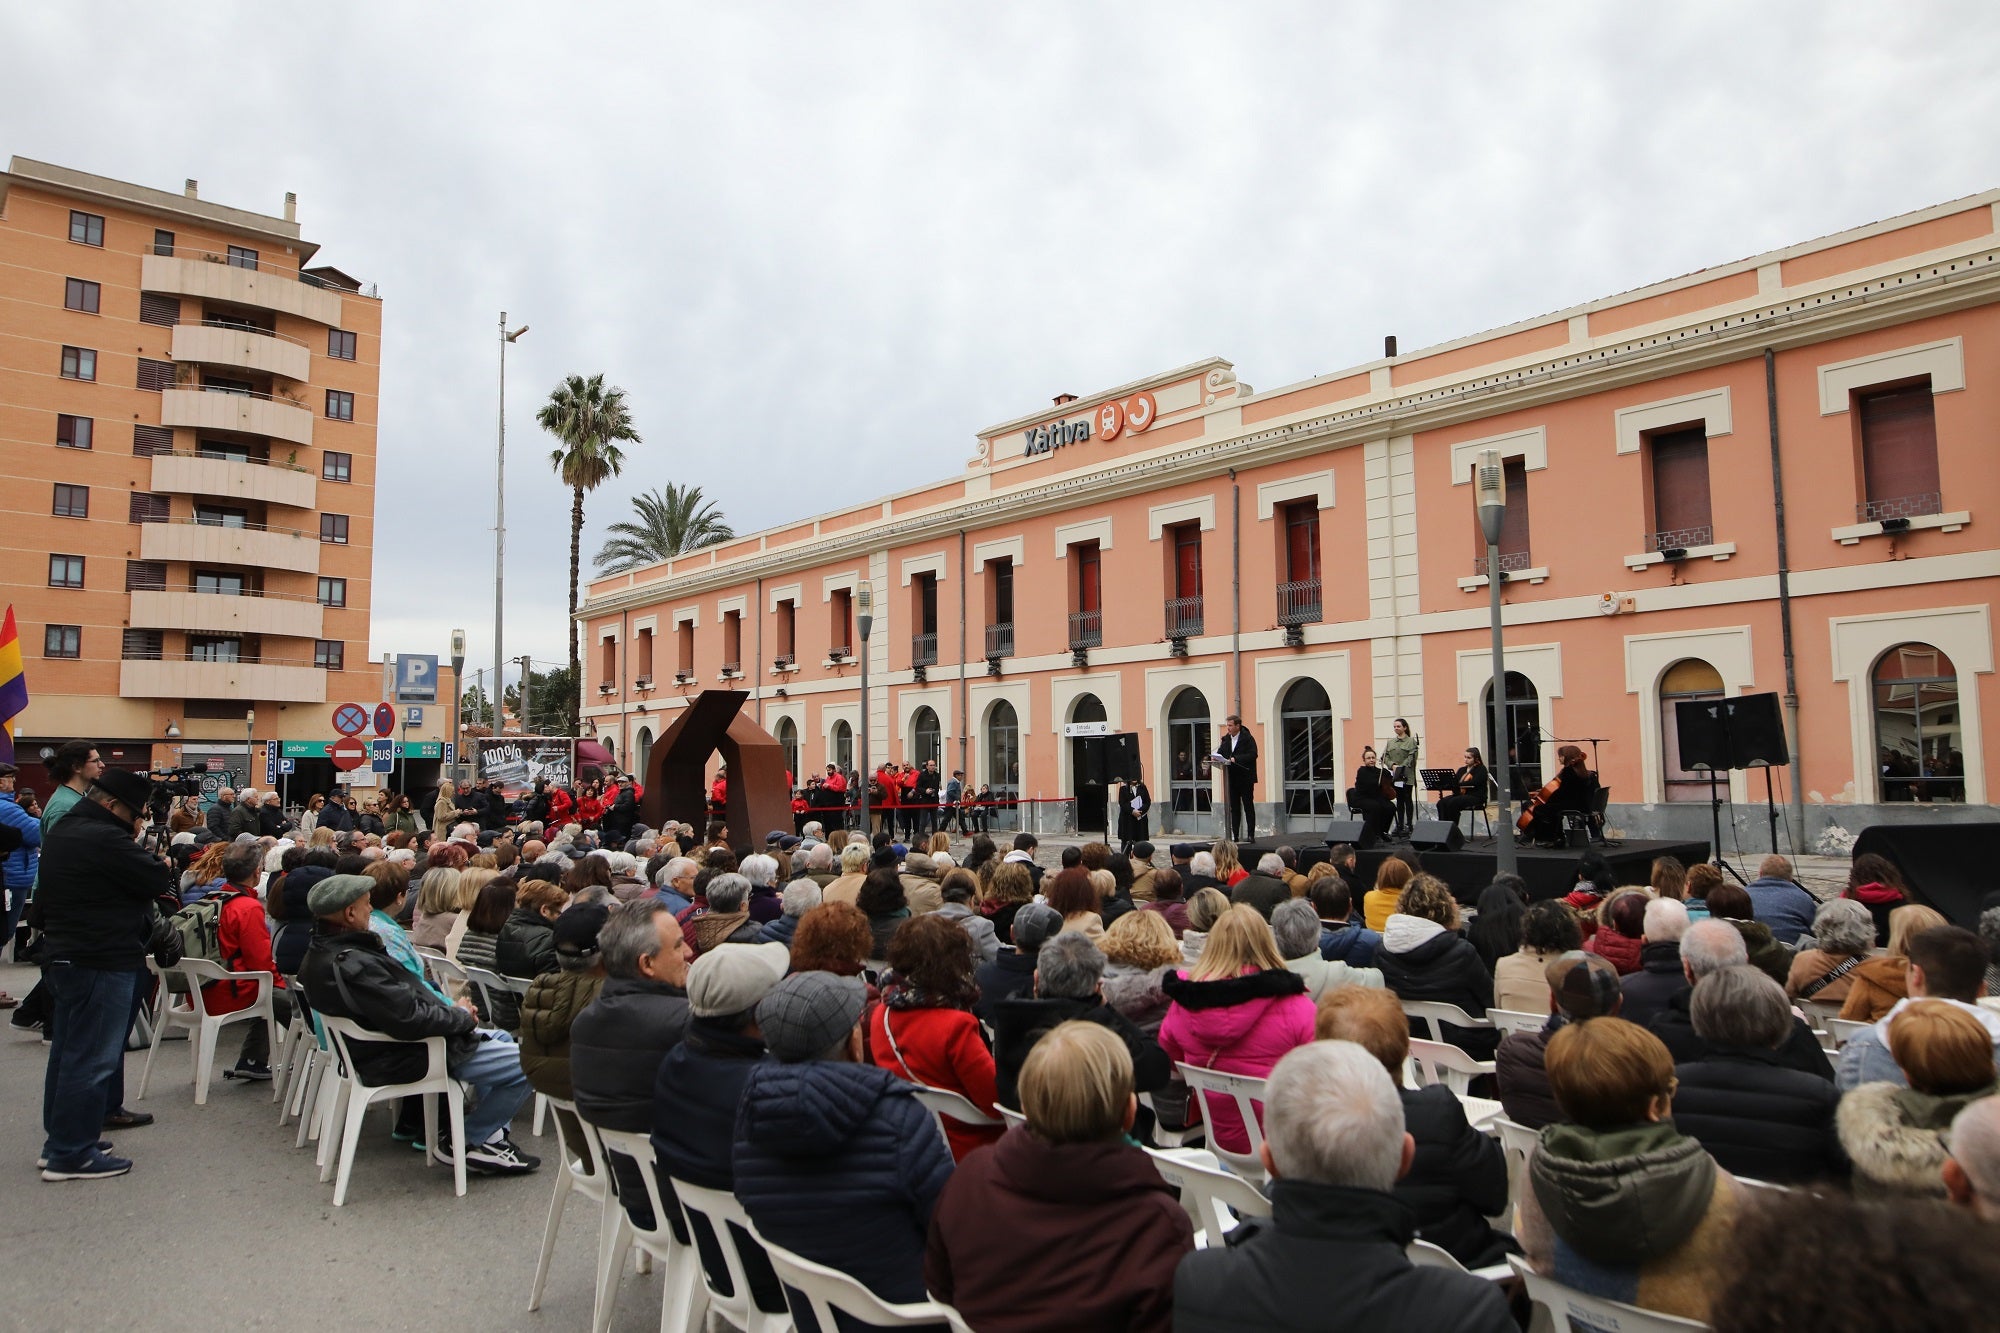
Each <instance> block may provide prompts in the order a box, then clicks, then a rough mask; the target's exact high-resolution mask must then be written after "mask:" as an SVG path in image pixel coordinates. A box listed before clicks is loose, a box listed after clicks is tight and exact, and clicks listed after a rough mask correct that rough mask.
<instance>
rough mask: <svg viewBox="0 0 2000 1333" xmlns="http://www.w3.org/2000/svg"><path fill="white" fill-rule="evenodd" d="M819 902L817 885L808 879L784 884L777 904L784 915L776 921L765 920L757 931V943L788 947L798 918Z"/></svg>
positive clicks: (797, 924)
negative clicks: (783, 889)
mask: <svg viewBox="0 0 2000 1333" xmlns="http://www.w3.org/2000/svg"><path fill="white" fill-rule="evenodd" d="M819 902H820V892H819V885H817V884H815V883H813V882H812V881H811V880H809V879H795V880H793V881H792V882H791V883H790V884H787V885H786V886H785V891H784V892H783V893H782V894H780V895H779V896H778V906H779V907H780V908H781V909H783V912H784V915H783V916H780V917H779V918H778V919H777V920H776V921H766V922H765V923H764V928H763V929H762V930H760V931H758V932H757V942H758V943H759V944H782V945H785V946H786V947H788V948H789V947H790V946H791V943H792V936H793V935H795V934H797V933H798V929H799V918H800V917H802V916H804V915H805V914H806V913H807V912H810V911H812V909H813V908H815V907H818V906H819Z"/></svg>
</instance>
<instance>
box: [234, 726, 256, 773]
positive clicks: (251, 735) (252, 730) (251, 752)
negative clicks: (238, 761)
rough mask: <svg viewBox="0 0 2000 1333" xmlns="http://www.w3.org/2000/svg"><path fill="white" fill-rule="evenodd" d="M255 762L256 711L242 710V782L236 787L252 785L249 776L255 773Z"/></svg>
mask: <svg viewBox="0 0 2000 1333" xmlns="http://www.w3.org/2000/svg"><path fill="white" fill-rule="evenodd" d="M256 762H257V710H256V709H254V708H246V709H244V710H243V781H241V782H239V783H237V784H236V785H237V786H238V787H248V786H251V785H253V784H252V783H251V780H250V775H251V774H253V773H255V772H256V771H257V770H256V769H255V768H254V767H253V765H254V764H255V763H256Z"/></svg>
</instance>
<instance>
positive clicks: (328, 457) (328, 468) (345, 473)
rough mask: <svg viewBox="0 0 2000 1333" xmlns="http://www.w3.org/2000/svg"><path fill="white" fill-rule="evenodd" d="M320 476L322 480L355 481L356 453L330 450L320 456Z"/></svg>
mask: <svg viewBox="0 0 2000 1333" xmlns="http://www.w3.org/2000/svg"><path fill="white" fill-rule="evenodd" d="M319 476H320V480H321V481H353V480H354V455H353V454H336V453H333V452H332V451H328V452H327V453H325V454H323V455H322V456H321V457H320V460H319Z"/></svg>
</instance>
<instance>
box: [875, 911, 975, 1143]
mask: <svg viewBox="0 0 2000 1333" xmlns="http://www.w3.org/2000/svg"><path fill="white" fill-rule="evenodd" d="M888 956H889V969H890V971H889V974H888V980H887V983H886V984H885V985H884V986H883V988H882V1002H881V1003H880V1004H878V1005H876V1006H875V1009H874V1011H873V1012H872V1013H870V1014H869V1015H868V1022H867V1034H868V1053H869V1054H870V1056H872V1057H873V1059H874V1061H875V1063H876V1064H878V1065H880V1066H881V1067H882V1068H884V1069H886V1070H888V1071H889V1072H890V1073H892V1074H895V1075H896V1076H897V1077H899V1078H905V1079H908V1080H909V1081H910V1082H912V1083H917V1084H922V1085H923V1086H925V1087H931V1088H944V1089H947V1090H949V1091H951V1092H956V1093H958V1094H959V1095H960V1096H962V1097H964V1098H965V1099H966V1100H967V1101H969V1102H971V1103H972V1104H973V1105H974V1106H976V1107H978V1108H979V1109H980V1110H981V1111H984V1112H985V1113H986V1114H987V1115H989V1116H992V1117H993V1118H994V1119H995V1120H998V1119H999V1117H1000V1112H999V1111H997V1110H995V1109H994V1105H993V1098H994V1093H995V1086H994V1066H993V1052H992V1051H990V1050H988V1049H987V1046H986V1038H985V1036H984V1034H983V1033H981V1031H980V1029H979V1019H978V1018H976V1017H975V1016H974V1015H973V1012H972V1006H973V1003H974V1002H975V1001H976V1000H978V998H979V983H978V982H977V981H975V980H974V979H973V975H974V971H975V967H974V965H975V963H976V962H977V961H978V960H977V957H976V955H975V954H974V953H973V949H972V937H971V936H970V935H967V934H966V933H965V931H964V930H962V929H961V928H960V927H959V925H958V923H956V922H955V921H952V920H950V919H949V918H947V917H942V916H938V915H936V914H934V913H933V914H930V915H926V916H918V917H912V918H910V919H909V920H908V921H905V922H903V923H902V924H901V925H900V926H898V927H896V933H895V934H894V935H893V936H891V937H890V939H889V951H888ZM944 1133H945V1139H946V1140H947V1141H948V1142H949V1144H950V1146H951V1155H952V1158H953V1159H954V1160H956V1161H963V1160H965V1156H966V1154H967V1153H969V1152H971V1151H972V1150H973V1149H974V1148H983V1147H985V1146H986V1145H987V1144H989V1143H992V1142H994V1141H995V1140H996V1139H998V1138H999V1137H1000V1126H998V1125H995V1126H994V1127H992V1128H990V1129H989V1128H983V1127H980V1126H976V1125H961V1124H959V1123H958V1122H957V1121H955V1120H947V1121H945V1125H944Z"/></svg>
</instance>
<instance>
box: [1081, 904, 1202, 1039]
mask: <svg viewBox="0 0 2000 1333" xmlns="http://www.w3.org/2000/svg"><path fill="white" fill-rule="evenodd" d="M1097 947H1098V949H1099V950H1100V951H1102V953H1103V954H1104V1002H1105V1003H1106V1004H1108V1005H1110V1006H1111V1007H1112V1008H1113V1009H1116V1010H1117V1011H1118V1012H1119V1013H1121V1014H1123V1015H1125V1017H1127V1018H1129V1019H1131V1020H1132V1021H1133V1022H1134V1023H1135V1024H1137V1025H1138V1026H1139V1027H1140V1028H1141V1029H1142V1030H1143V1031H1144V1032H1145V1034H1146V1035H1147V1036H1149V1037H1151V1036H1155V1035H1157V1034H1158V1033H1159V1030H1160V1020H1161V1019H1163V1018H1165V1017H1166V1016H1167V993H1166V991H1165V990H1164V989H1162V984H1163V983H1164V982H1165V980H1166V977H1167V973H1168V972H1170V971H1171V970H1173V969H1174V968H1175V967H1178V966H1179V965H1180V964H1181V961H1182V960H1181V946H1180V941H1178V940H1176V939H1175V938H1174V928H1173V927H1172V926H1170V925H1168V924H1167V919H1166V918H1165V917H1163V916H1161V915H1160V914H1159V913H1158V912H1127V913H1126V914H1125V915H1124V916H1121V917H1119V918H1118V919H1117V920H1116V921H1114V922H1112V923H1111V925H1110V927H1109V928H1108V929H1107V930H1106V931H1105V932H1104V938H1103V939H1101V940H1099V941H1098V942H1097Z"/></svg>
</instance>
